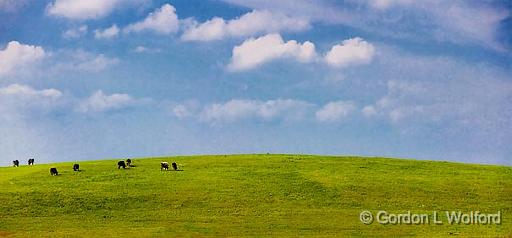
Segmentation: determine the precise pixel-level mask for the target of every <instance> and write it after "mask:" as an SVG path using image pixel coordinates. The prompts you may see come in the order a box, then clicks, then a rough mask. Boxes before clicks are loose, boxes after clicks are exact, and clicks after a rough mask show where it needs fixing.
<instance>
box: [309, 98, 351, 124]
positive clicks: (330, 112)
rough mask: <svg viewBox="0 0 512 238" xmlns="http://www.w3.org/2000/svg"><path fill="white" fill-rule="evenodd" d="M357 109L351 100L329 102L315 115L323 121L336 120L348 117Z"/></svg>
mask: <svg viewBox="0 0 512 238" xmlns="http://www.w3.org/2000/svg"><path fill="white" fill-rule="evenodd" d="M355 109H356V106H355V105H354V103H353V102H350V101H336V102H329V103H327V104H325V106H323V107H322V108H321V109H320V110H318V111H317V112H316V114H315V116H316V119H317V120H318V121H321V122H335V121H339V120H342V119H344V118H346V117H347V116H348V115H349V114H350V113H352V112H353V111H354V110H355Z"/></svg>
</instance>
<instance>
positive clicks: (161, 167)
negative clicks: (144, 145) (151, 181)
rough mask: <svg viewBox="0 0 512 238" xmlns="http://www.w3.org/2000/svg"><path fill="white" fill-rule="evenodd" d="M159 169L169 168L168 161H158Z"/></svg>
mask: <svg viewBox="0 0 512 238" xmlns="http://www.w3.org/2000/svg"><path fill="white" fill-rule="evenodd" d="M160 170H169V163H167V162H160Z"/></svg>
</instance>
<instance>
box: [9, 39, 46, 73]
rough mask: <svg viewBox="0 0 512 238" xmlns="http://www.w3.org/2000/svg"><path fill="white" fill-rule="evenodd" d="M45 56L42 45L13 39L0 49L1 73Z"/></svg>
mask: <svg viewBox="0 0 512 238" xmlns="http://www.w3.org/2000/svg"><path fill="white" fill-rule="evenodd" d="M44 57H45V51H44V49H43V48H42V47H40V46H33V45H24V44H20V43H19V42H17V41H11V42H9V43H8V44H7V46H6V47H5V49H3V50H0V75H3V74H8V73H11V72H13V70H14V69H16V68H20V67H24V66H27V65H30V64H32V63H34V62H36V61H39V60H41V59H42V58H44Z"/></svg>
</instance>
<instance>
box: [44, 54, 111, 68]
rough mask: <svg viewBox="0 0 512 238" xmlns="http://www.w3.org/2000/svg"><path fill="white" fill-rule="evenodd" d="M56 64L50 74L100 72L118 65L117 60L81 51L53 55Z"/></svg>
mask: <svg viewBox="0 0 512 238" xmlns="http://www.w3.org/2000/svg"><path fill="white" fill-rule="evenodd" d="M54 55H55V56H56V58H57V62H56V63H55V64H54V65H53V66H52V68H51V72H53V73H61V72H63V71H84V72H94V73H95V72H100V71H103V70H107V69H109V68H110V67H112V66H114V65H116V64H118V63H119V59H117V58H111V57H107V56H105V55H103V54H98V55H97V54H93V53H90V52H86V51H83V50H71V51H69V50H64V51H60V52H57V53H55V54H54Z"/></svg>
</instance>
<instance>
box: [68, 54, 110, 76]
mask: <svg viewBox="0 0 512 238" xmlns="http://www.w3.org/2000/svg"><path fill="white" fill-rule="evenodd" d="M118 62H119V60H118V59H117V58H109V57H106V56H104V55H103V54H100V55H98V56H96V57H95V58H92V59H90V60H85V61H82V62H79V63H77V64H75V65H74V67H75V68H76V69H78V70H83V71H89V72H99V71H102V70H105V69H107V68H108V67H110V66H112V65H115V64H117V63H118Z"/></svg>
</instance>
